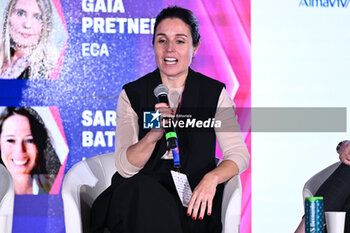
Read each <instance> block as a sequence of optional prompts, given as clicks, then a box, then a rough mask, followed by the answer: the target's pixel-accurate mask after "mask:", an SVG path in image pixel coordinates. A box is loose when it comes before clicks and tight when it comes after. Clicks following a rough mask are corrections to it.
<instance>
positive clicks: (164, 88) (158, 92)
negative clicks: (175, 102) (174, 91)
mask: <svg viewBox="0 0 350 233" xmlns="http://www.w3.org/2000/svg"><path fill="white" fill-rule="evenodd" d="M153 93H154V95H155V96H156V97H157V98H158V96H159V95H161V94H165V95H167V94H168V93H169V89H168V87H167V86H165V85H164V84H159V85H158V86H157V87H156V88H154V91H153Z"/></svg>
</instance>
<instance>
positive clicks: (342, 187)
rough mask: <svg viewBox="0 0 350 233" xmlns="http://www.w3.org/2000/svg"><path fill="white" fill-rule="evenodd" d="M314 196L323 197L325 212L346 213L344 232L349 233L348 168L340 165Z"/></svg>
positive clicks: (349, 192) (349, 185) (349, 195)
mask: <svg viewBox="0 0 350 233" xmlns="http://www.w3.org/2000/svg"><path fill="white" fill-rule="evenodd" d="M315 196H323V201H324V210H325V211H346V217H345V232H346V233H350V166H348V165H345V164H343V163H342V164H340V165H339V167H338V168H337V169H336V170H335V171H334V172H333V173H332V174H331V175H330V176H329V178H328V179H327V180H326V181H325V182H324V183H323V184H322V185H321V187H320V188H319V189H318V190H317V192H316V194H315Z"/></svg>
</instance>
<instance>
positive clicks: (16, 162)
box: [0, 115, 38, 175]
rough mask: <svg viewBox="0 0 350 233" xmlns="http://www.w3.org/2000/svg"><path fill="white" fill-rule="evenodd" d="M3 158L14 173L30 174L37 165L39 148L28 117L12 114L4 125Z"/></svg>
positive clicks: (1, 138)
mask: <svg viewBox="0 0 350 233" xmlns="http://www.w3.org/2000/svg"><path fill="white" fill-rule="evenodd" d="M0 149H1V159H2V161H3V162H4V164H5V166H6V167H7V169H8V170H9V172H10V173H11V174H12V175H15V174H30V172H31V171H32V170H33V168H34V167H35V165H36V161H37V157H38V149H37V147H36V145H35V143H34V140H33V136H32V131H31V129H30V123H29V120H28V118H27V117H25V116H22V115H12V116H10V117H9V118H7V119H6V120H5V121H4V123H3V126H2V132H1V135H0Z"/></svg>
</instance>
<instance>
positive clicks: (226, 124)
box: [215, 88, 250, 173]
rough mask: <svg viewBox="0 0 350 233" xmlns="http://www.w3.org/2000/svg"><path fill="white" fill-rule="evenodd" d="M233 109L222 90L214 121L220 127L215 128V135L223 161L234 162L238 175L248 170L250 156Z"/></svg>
mask: <svg viewBox="0 0 350 233" xmlns="http://www.w3.org/2000/svg"><path fill="white" fill-rule="evenodd" d="M234 108H235V105H234V103H233V101H232V100H231V98H230V96H229V95H228V93H227V91H226V89H225V88H223V89H222V91H221V94H220V97H219V100H218V105H217V109H216V114H215V119H216V120H219V121H221V127H219V128H215V134H216V138H217V140H218V143H219V146H220V149H221V152H222V158H223V160H232V161H233V162H235V163H236V164H237V166H238V169H239V173H242V172H243V171H245V170H246V169H247V168H248V165H249V158H250V155H249V152H248V149H247V146H246V144H245V143H244V140H243V137H242V134H241V131H240V126H239V124H238V122H237V116H236V114H235V111H234Z"/></svg>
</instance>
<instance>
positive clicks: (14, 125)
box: [0, 107, 61, 194]
mask: <svg viewBox="0 0 350 233" xmlns="http://www.w3.org/2000/svg"><path fill="white" fill-rule="evenodd" d="M0 163H1V164H3V165H5V167H6V168H7V169H8V171H9V172H10V174H11V176H12V179H13V181H14V184H15V193H16V194H44V193H47V194H48V193H49V192H50V189H51V187H52V185H53V183H54V181H55V178H56V175H57V173H58V171H59V168H60V166H61V163H60V161H59V158H58V156H57V154H56V151H55V149H54V148H53V146H52V143H51V139H50V136H49V133H48V130H47V129H46V127H45V124H44V122H43V120H42V118H41V117H40V116H39V114H38V113H37V112H36V111H35V110H34V109H32V108H30V107H7V108H5V109H4V110H3V111H2V112H1V113H0Z"/></svg>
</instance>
